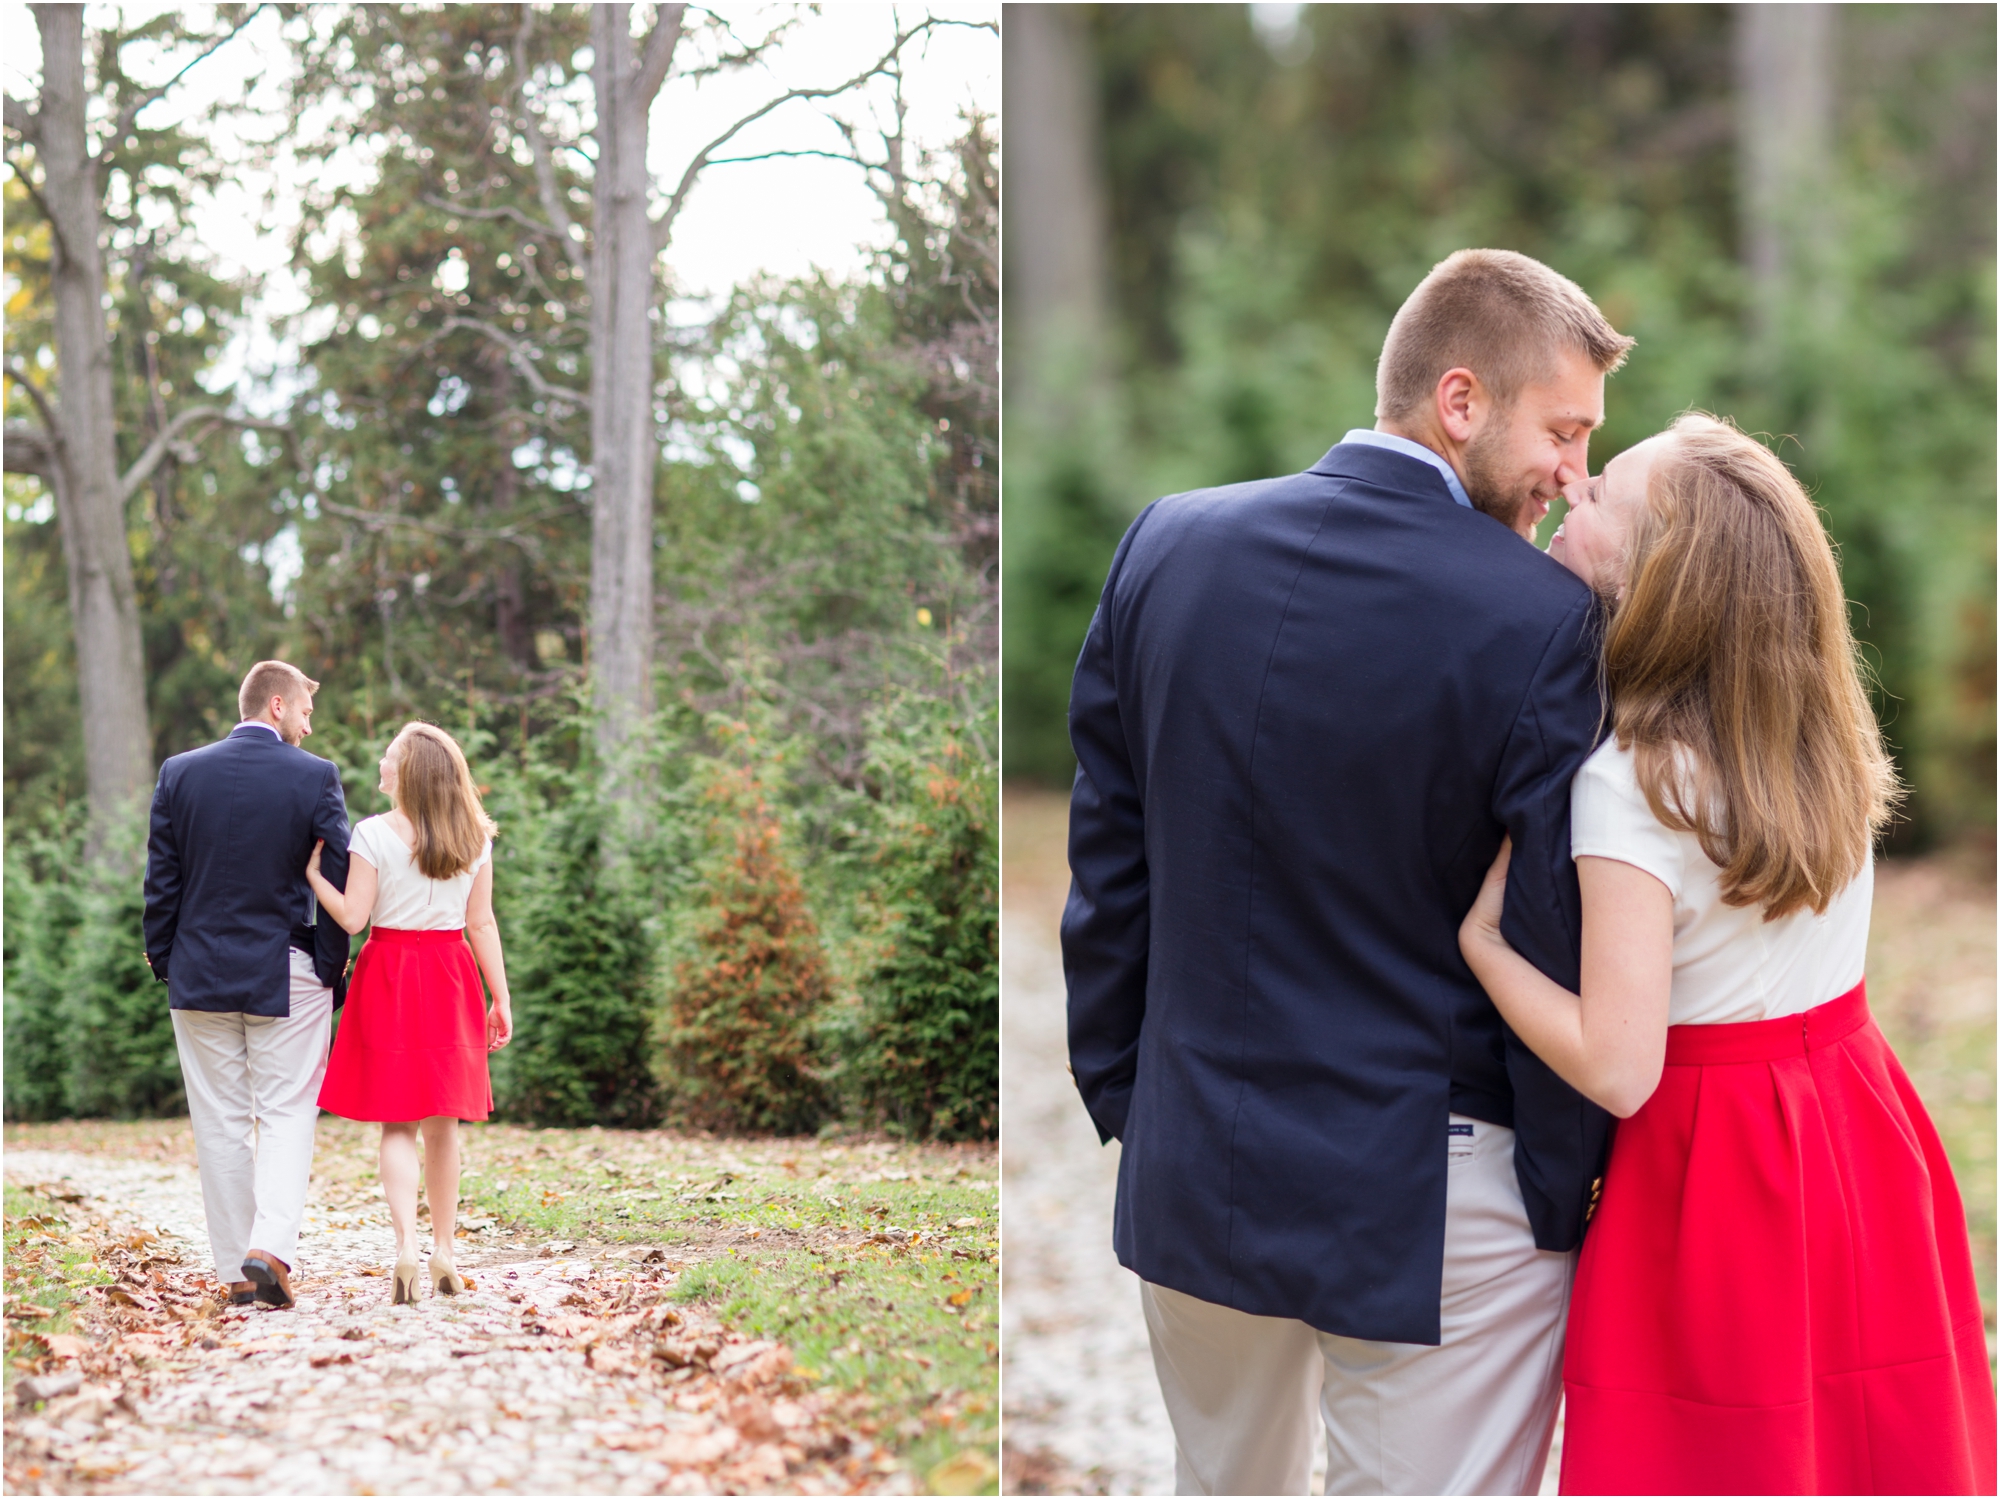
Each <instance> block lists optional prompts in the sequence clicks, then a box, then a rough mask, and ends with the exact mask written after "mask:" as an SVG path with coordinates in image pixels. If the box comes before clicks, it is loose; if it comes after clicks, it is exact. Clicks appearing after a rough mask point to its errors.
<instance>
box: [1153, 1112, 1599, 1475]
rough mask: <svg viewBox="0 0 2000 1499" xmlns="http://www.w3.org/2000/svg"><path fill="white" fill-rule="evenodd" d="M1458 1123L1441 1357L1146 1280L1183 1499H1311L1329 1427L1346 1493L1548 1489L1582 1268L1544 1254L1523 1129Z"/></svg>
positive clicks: (1448, 1198) (1449, 1190)
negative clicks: (1567, 1335) (1519, 1151)
mask: <svg viewBox="0 0 2000 1499" xmlns="http://www.w3.org/2000/svg"><path fill="white" fill-rule="evenodd" d="M1451 1122H1452V1124H1453V1125H1454V1126H1455V1127H1456V1132H1455V1133H1454V1135H1453V1136H1452V1139H1451V1142H1450V1163H1449V1165H1448V1167H1447V1172H1448V1176H1447V1187H1446V1195H1445V1236H1444V1282H1443V1286H1442V1298H1441V1303H1440V1311H1441V1313H1442V1319H1441V1320H1442V1328H1441V1330H1442V1335H1443V1341H1442V1343H1441V1344H1440V1345H1439V1346H1438V1347H1436V1348H1430V1347H1426V1346H1424V1345H1422V1344H1416V1343H1372V1342H1365V1341H1363V1340H1361V1339H1358V1338H1343V1337H1337V1336H1335V1335H1334V1334H1332V1333H1324V1332H1319V1331H1317V1330H1316V1329H1314V1328H1312V1327H1309V1326H1307V1325H1306V1324H1305V1323H1303V1322H1296V1321H1292V1320H1290V1319H1288V1318H1283V1317H1255V1316H1251V1315H1250V1314H1249V1313H1247V1312H1239V1311H1235V1310H1233V1309H1231V1308H1229V1307H1223V1306H1217V1305H1215V1304H1213V1303H1212V1302H1207V1301H1202V1300H1199V1299H1197V1298H1196V1297H1193V1296H1188V1295H1185V1294H1184V1293H1182V1292H1179V1291H1172V1290H1168V1289H1167V1288H1166V1287H1164V1286H1155V1285H1148V1284H1144V1283H1142V1284H1141V1286H1140V1297H1141V1300H1142V1302H1143V1304H1144V1306H1145V1312H1146V1327H1147V1331H1148V1332H1149V1333H1150V1334H1151V1336H1152V1344H1153V1365H1154V1368H1155V1369H1156V1370H1157V1371H1158V1373H1159V1378H1160V1393H1161V1394H1162V1396H1164V1397H1165V1400H1166V1407H1167V1415H1168V1417H1169V1419H1170V1420H1171V1421H1172V1422H1173V1427H1174V1470H1175V1486H1176V1489H1177V1491H1178V1492H1180V1493H1182V1494H1304V1493H1306V1492H1307V1491H1308V1486H1309V1485H1310V1483H1311V1479H1312V1456H1313V1452H1312V1448H1313V1439H1314V1435H1315V1432H1314V1427H1315V1424H1316V1422H1315V1415H1317V1418H1318V1420H1317V1424H1318V1425H1320V1426H1323V1428H1324V1430H1325V1432H1326V1450H1327V1477H1326V1492H1327V1493H1329V1494H1532V1493H1535V1492H1536V1491H1537V1490H1538V1488H1539V1487H1540V1484H1541V1477H1542V1469H1543V1466H1544V1465H1545V1464H1546V1463H1547V1461H1548V1453H1549V1438H1550V1436H1551V1435H1552V1434H1553V1432H1554V1430H1555V1420H1556V1410H1557V1407H1558V1405H1559V1403H1560V1401H1561V1398H1562V1344H1563V1326H1564V1323H1565V1321H1566V1320H1567V1318H1568V1314H1569V1292H1570V1281H1571V1278H1572V1275H1573V1273H1574V1269H1575V1262H1576V1257H1575V1255H1573V1254H1550V1253H1546V1252H1544V1251H1542V1250H1539V1249H1537V1248H1535V1241H1534V1235H1533V1233H1532V1231H1531V1230H1530V1229H1529V1227H1528V1218H1527V1212H1526V1210H1525V1208H1524V1207H1523V1206H1522V1202H1521V1188H1520V1183H1519V1182H1518V1180H1517V1179H1516V1177H1515V1175H1514V1132H1513V1131H1512V1130H1510V1129H1505V1128H1502V1127H1501V1126H1499V1125H1495V1124H1486V1123H1483V1122H1480V1121H1477V1120H1471V1119H1466V1118H1463V1117H1461V1116H1459V1115H1457V1114H1454V1115H1452V1116H1451ZM1466 1126H1470V1127H1471V1134H1470V1137H1469V1143H1468V1136H1467V1135H1466V1134H1465V1132H1464V1131H1465V1127H1466ZM1315 1407H1317V1408H1318V1409H1317V1412H1315V1409H1314V1408H1315Z"/></svg>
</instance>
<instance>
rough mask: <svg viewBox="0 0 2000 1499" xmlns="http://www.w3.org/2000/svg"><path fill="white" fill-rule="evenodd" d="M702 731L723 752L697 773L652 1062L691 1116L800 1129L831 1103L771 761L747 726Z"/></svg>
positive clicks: (810, 959) (682, 1111) (821, 955)
mask: <svg viewBox="0 0 2000 1499" xmlns="http://www.w3.org/2000/svg"><path fill="white" fill-rule="evenodd" d="M711 728H712V731H713V732H714V733H715V734H716V736H717V737H718V738H720V739H721V740H722V742H723V745H724V754H723V756H721V757H717V758H713V759H707V760H704V761H702V762H700V764H699V766H698V769H697V772H696V774H697V777H698V781H699V784H700V786H701V790H702V795H703V798H704V800H705V802H706V804H707V807H708V812H709V819H708V836H709V847H710V853H709V856H708V858H707V859H706V860H705V861H704V866H703V869H702V879H701V882H700V885H701V894H700V896H699V897H698V900H697V904H696V907H695V910H694V912H693V913H692V917H691V922H690V927H691V929H690V931H689V933H688V937H687V940H686V941H685V943H684V948H685V955H684V956H683V957H682V958H681V960H680V961H679V962H678V963H677V964H676V965H675V967H674V973H673V985H672V991H671V994H670V996H669V999H668V1005H667V1030H666V1036H665V1045H664V1048H663V1063H664V1067H665V1070H666V1072H667V1073H668V1075H669V1079H670V1082H671V1085H672V1086H673V1088H674V1090H675V1110H676V1112H677V1113H678V1115H679V1116H680V1117H681V1118H682V1119H683V1120H685V1121H686V1122H687V1123H689V1124H693V1125H697V1126H700V1127H703V1128H708V1129H717V1130H737V1131H742V1130H748V1131H756V1132H766V1131H768V1132H773V1133H778V1134H797V1133H803V1132H808V1131H811V1130H814V1129H817V1128H818V1127H819V1125H820V1124H821V1123H822V1122H823V1121H824V1120H825V1119H826V1118H827V1117H828V1114H829V1112H830V1107H831V1104H832V1097H831V1094H830V1091H829V1089H828V1087H827V1085H826V1080H825V1076H824V1073H823V1069H822V1063H823V1060H824V1059H823V1058H822V1057H821V1055H820V1052H821V1047H820V1044H819V1039H818V1033H817V1030H816V1023H817V1021H818V1020H819V1018H820V1013H819V1012H820V1011H821V1009H822V1007H823V1006H824V1005H825V1004H826V1001H827V998H828V994H829V991H830V984H829V979H828V971H827V961H826V954H825V950H824V949H823V947H822V945H821V943H820V937H819V930H818V927H817V924H816V923H815V922H814V920H813V917H812V913H811V911H810V910H809V909H808V908H807V905H806V898H805V892H804V890H803V889H802V888H801V886H800V884H799V879H798V876H797V874H796V873H795V872H794V870H793V868H792V865H791V862H790V860H789V857H788V855H787V851H786V848H785V840H784V828H783V818H782V815H781V812H780V809H779V806H778V802H777V799H776V791H777V789H778V787H779V786H780V785H782V779H781V777H782V764H781V756H780V754H778V753H774V752H773V748H771V747H768V739H767V738H766V737H765V736H761V735H760V734H759V733H758V732H756V731H755V730H753V729H752V727H751V725H750V724H748V723H745V722H742V721H726V720H725V721H719V722H717V723H715V724H712V725H711Z"/></svg>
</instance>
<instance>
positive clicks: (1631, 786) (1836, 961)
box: [1570, 737, 1875, 1025]
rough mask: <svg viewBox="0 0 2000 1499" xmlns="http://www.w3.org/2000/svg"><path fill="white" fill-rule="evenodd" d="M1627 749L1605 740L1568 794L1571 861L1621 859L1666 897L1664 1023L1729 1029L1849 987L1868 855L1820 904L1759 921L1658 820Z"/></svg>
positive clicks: (1871, 879)
mask: <svg viewBox="0 0 2000 1499" xmlns="http://www.w3.org/2000/svg"><path fill="white" fill-rule="evenodd" d="M1635 764H1636V762H1635V756H1634V754H1633V752H1632V751H1631V750H1627V749H1620V748H1619V747H1618V741H1617V739H1616V738H1615V737H1614V738H1611V739H1607V740H1606V741H1605V742H1604V743H1603V744H1601V745H1599V746H1598V748H1597V751H1596V753H1594V754H1593V755H1591V757H1590V758H1589V759H1588V760H1586V761H1584V763H1583V768H1582V769H1581V770H1579V771H1578V772H1577V774H1576V780H1575V781H1574V782H1572V783H1571V785H1570V853H1571V855H1572V857H1575V858H1581V857H1583V856H1584V855H1586V854H1593V855H1596V856H1597V857H1599V858H1604V859H1617V860H1619V861H1621V862H1623V863H1626V864H1630V865H1632V866H1634V867H1635V868H1638V869H1643V870H1645V871H1646V873H1648V874H1650V875H1652V876H1653V877H1654V878H1655V879H1657V880H1659V882H1660V883H1661V884H1663V885H1665V886H1666V887H1667V889H1668V890H1670V891H1672V892H1673V897H1674V981H1673V992H1672V996H1671V998H1670V999H1669V1001H1668V1005H1667V1023H1668V1024H1669V1025H1730V1024H1734V1023H1736V1022H1739V1021H1745V1020H1773V1019H1776V1018H1778V1017H1779V1016H1783V1015H1797V1014H1799V1013H1801V1012H1802V1011H1805V1010H1810V1009H1811V1008H1812V1007H1813V1006H1814V1005H1823V1004H1825V1003H1826V1002H1827V1001H1828V1000H1830V999H1838V998H1839V997H1840V996H1841V995H1843V994H1845V993H1846V992H1847V991H1848V990H1850V989H1852V988H1853V987H1854V986H1855V985H1856V984H1858V983H1860V982H1861V975H1862V972H1863V969H1864V967H1865V964H1866V960H1867V955H1868V915H1869V910H1870V907H1871V906H1872V905H1873V903H1874V899H1875V865H1874V862H1873V859H1872V857H1871V859H1870V861H1869V862H1868V863H1867V864H1864V865H1863V866H1862V869H1861V873H1860V874H1858V875H1856V876H1855V877H1854V879H1853V880H1852V881H1850V882H1849V884H1848V886H1847V888H1846V889H1845V890H1843V891H1841V892H1840V894H1838V895H1836V896H1835V897H1834V898H1833V899H1832V900H1831V901H1829V902H1828V903H1827V908H1826V911H1825V913H1824V914H1815V913H1814V911H1813V910H1812V908H1811V907H1807V908H1805V909H1804V910H1800V911H1794V912H1793V913H1792V914H1790V915H1789V916H1781V917H1779V918H1778V919H1777V920H1776V921H1766V920H1765V919H1764V911H1763V908H1762V907H1760V906H1726V905H1724V904H1723V903H1722V883H1721V881H1722V870H1721V869H1720V867H1718V866H1717V865H1716V864H1715V863H1714V862H1713V861H1711V860H1710V859H1709V857H1708V855H1707V854H1705V853H1703V852H1702V851H1701V841H1700V840H1699V839H1698V838H1696V837H1695V835H1694V834H1693V833H1680V832H1675V831H1674V830H1673V829H1672V828H1669V827H1666V826H1664V825H1663V824H1662V823H1661V822H1660V820H1659V819H1658V818H1656V817H1655V816H1653V810H1652V808H1651V807H1649V806H1647V805H1646V795H1645V793H1644V792H1643V791H1641V790H1640V789H1639V781H1638V776H1637V773H1636V768H1635Z"/></svg>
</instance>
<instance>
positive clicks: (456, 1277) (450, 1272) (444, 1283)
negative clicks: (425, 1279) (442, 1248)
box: [431, 1254, 465, 1296]
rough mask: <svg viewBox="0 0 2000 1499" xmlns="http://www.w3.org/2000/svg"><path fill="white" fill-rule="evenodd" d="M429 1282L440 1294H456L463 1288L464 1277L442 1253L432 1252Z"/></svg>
mask: <svg viewBox="0 0 2000 1499" xmlns="http://www.w3.org/2000/svg"><path fill="white" fill-rule="evenodd" d="M431 1284H432V1285H434V1286H436V1287H437V1290H438V1295H440V1296H456V1295H457V1294H458V1293H459V1292H460V1291H463V1290H464V1289H465V1277H464V1276H463V1275H460V1274H459V1273H458V1267H457V1266H455V1265H453V1264H452V1262H451V1261H450V1260H449V1259H448V1258H446V1257H445V1256H444V1255H441V1254H434V1255H432V1256H431Z"/></svg>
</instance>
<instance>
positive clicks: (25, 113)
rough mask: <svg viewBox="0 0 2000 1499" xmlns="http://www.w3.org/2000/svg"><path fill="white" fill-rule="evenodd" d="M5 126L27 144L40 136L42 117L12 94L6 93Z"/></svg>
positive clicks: (37, 140)
mask: <svg viewBox="0 0 2000 1499" xmlns="http://www.w3.org/2000/svg"><path fill="white" fill-rule="evenodd" d="M7 128H8V129H9V130H11V131H13V132H14V133H15V134H16V135H18V136H20V137H21V139H22V140H24V141H27V142H28V143H29V144H31V145H33V144H37V143H39V142H40V140H41V138H42V117H41V115H40V114H38V113H36V112H35V111H34V110H32V109H30V108H28V106H27V105H25V104H23V103H22V102H21V101H20V100H19V99H16V98H15V97H14V96H13V95H12V94H9V95H7Z"/></svg>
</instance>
